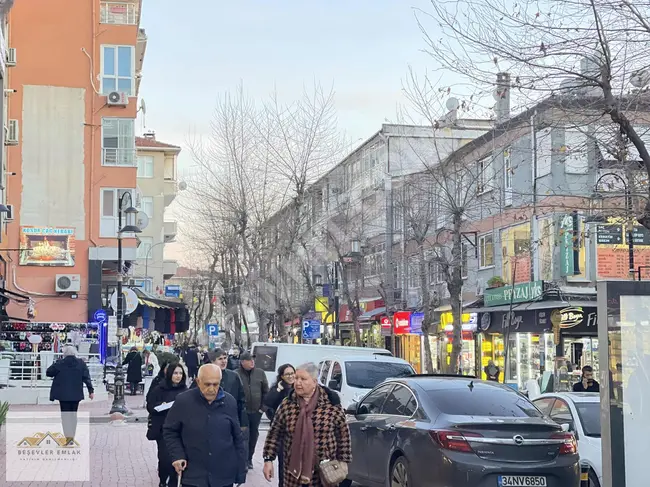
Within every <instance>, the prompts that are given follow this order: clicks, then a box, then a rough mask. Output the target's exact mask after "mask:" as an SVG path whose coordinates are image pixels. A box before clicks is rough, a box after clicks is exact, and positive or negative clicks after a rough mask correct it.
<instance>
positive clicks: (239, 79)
mask: <svg viewBox="0 0 650 487" xmlns="http://www.w3.org/2000/svg"><path fill="white" fill-rule="evenodd" d="M427 5H429V2H428V0H374V1H369V0H353V1H351V0H321V1H314V0H309V1H305V0H301V1H299V0H275V1H272V0H230V1H227V0H187V1H185V2H180V1H178V0H176V1H171V0H143V12H142V21H141V27H143V28H144V29H145V30H146V33H147V36H148V43H147V52H146V55H145V59H144V67H143V79H142V84H141V89H140V96H141V98H142V99H144V100H145V101H146V108H147V110H146V116H145V117H144V120H142V119H141V120H140V121H139V124H138V125H139V127H138V128H139V130H142V129H143V128H144V127H145V126H146V128H147V129H149V130H155V132H156V138H157V139H158V140H161V141H164V142H167V143H172V144H177V145H180V146H181V147H186V141H187V140H188V136H189V134H191V133H195V134H206V133H207V132H208V126H209V122H210V117H211V116H212V112H213V110H214V106H215V101H216V99H217V97H218V96H219V95H220V94H223V93H225V92H227V91H229V90H234V89H236V88H237V86H238V85H239V84H240V83H243V85H244V88H245V90H246V91H247V93H248V94H249V95H250V96H251V97H252V98H254V99H258V100H264V99H266V98H267V97H268V95H269V94H270V92H271V91H272V90H273V89H274V87H276V88H277V91H278V94H279V96H280V97H281V98H284V99H286V100H290V99H293V97H295V95H296V94H298V93H300V92H301V90H302V87H303V86H304V85H306V84H307V85H310V84H312V83H313V81H314V80H317V81H319V82H320V83H322V84H323V85H325V86H330V85H331V86H333V88H334V90H335V92H336V108H337V112H338V117H339V126H340V128H341V129H342V130H343V131H344V132H345V133H346V135H347V137H348V139H349V140H358V139H366V138H368V137H370V136H371V135H372V134H373V133H374V132H376V131H377V130H379V129H380V128H381V124H382V123H386V122H390V121H394V120H395V119H396V116H397V111H398V107H399V106H400V105H402V106H403V105H405V104H406V103H407V102H406V100H405V99H404V97H403V95H402V87H403V84H404V80H405V79H406V77H407V75H408V68H409V66H413V68H414V69H415V70H416V71H422V72H423V71H424V70H426V69H427V68H428V67H429V65H430V64H431V63H432V62H433V61H432V60H431V58H430V57H429V56H428V55H427V54H426V53H423V52H422V49H423V48H424V47H425V43H424V40H423V38H422V34H421V33H420V31H419V28H418V25H417V22H416V20H415V18H414V11H413V8H412V7H414V6H415V7H422V8H425V9H426V8H427ZM141 118H142V117H141ZM191 164H192V161H191V157H190V156H189V154H188V151H187V150H185V151H183V152H181V155H180V157H179V178H180V179H181V180H182V178H183V174H186V173H187V170H188V168H189V166H190V165H191ZM169 210H170V211H169V213H170V214H172V216H173V214H174V213H177V212H178V210H177V209H175V208H173V207H172V208H170V209H169ZM168 218H169V215H168ZM176 218H177V219H180V218H178V215H177V214H176ZM167 247H169V248H168V249H167ZM179 251H180V248H179V245H178V244H177V245H168V246H166V252H167V254H169V255H168V257H170V258H179V255H178V252H179Z"/></svg>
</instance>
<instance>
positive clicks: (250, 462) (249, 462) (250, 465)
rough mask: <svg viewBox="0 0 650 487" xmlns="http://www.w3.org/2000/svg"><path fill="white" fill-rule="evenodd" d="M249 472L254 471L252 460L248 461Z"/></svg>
mask: <svg viewBox="0 0 650 487" xmlns="http://www.w3.org/2000/svg"><path fill="white" fill-rule="evenodd" d="M248 470H253V462H252V461H251V460H249V461H248Z"/></svg>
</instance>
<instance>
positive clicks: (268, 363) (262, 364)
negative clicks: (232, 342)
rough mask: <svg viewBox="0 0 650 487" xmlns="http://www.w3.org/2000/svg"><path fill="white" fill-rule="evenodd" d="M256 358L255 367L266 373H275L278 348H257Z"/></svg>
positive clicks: (255, 351) (254, 350)
mask: <svg viewBox="0 0 650 487" xmlns="http://www.w3.org/2000/svg"><path fill="white" fill-rule="evenodd" d="M253 357H254V358H255V367H258V368H260V369H262V370H263V371H264V372H274V373H275V362H276V360H277V358H278V347H273V346H270V347H269V346H264V345H261V346H256V347H255V348H254V349H253Z"/></svg>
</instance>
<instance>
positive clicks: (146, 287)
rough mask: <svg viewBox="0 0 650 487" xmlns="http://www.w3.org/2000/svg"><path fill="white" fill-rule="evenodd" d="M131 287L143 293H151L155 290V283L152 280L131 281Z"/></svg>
mask: <svg viewBox="0 0 650 487" xmlns="http://www.w3.org/2000/svg"><path fill="white" fill-rule="evenodd" d="M131 286H134V287H138V288H140V289H142V290H143V291H146V292H148V293H150V292H151V291H152V289H153V282H152V280H151V279H149V278H147V279H131Z"/></svg>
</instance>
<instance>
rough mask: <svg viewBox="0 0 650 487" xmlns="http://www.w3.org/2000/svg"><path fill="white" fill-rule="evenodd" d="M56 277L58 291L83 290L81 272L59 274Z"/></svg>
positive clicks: (74, 291) (75, 291) (72, 291)
mask: <svg viewBox="0 0 650 487" xmlns="http://www.w3.org/2000/svg"><path fill="white" fill-rule="evenodd" d="M55 279H56V282H55V287H56V292H57V293H78V292H79V291H81V276H80V275H79V274H57V275H56V277H55Z"/></svg>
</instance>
